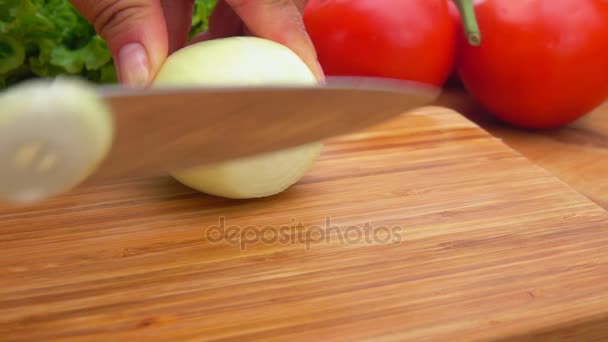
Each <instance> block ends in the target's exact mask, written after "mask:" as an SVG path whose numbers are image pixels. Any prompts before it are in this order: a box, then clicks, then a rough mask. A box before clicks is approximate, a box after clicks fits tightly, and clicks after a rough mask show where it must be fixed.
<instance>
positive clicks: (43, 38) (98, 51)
mask: <svg viewBox="0 0 608 342" xmlns="http://www.w3.org/2000/svg"><path fill="white" fill-rule="evenodd" d="M216 2H217V0H196V1H195V8H194V15H193V18H192V30H191V32H190V33H191V36H192V35H194V34H197V33H199V32H202V31H204V30H206V29H207V26H208V18H209V15H210V14H211V11H212V10H213V8H214V7H215V4H216ZM59 75H73V76H81V77H84V78H86V79H88V80H90V81H93V82H96V83H114V82H116V81H117V79H116V71H115V68H114V64H113V61H112V56H111V53H110V51H109V49H108V46H107V45H106V43H105V42H104V41H103V40H102V39H101V38H100V37H99V36H98V35H97V34H96V32H95V29H94V28H93V26H92V25H91V24H90V23H89V22H87V21H86V20H85V19H84V18H83V17H82V16H81V15H80V14H79V13H78V11H76V9H75V8H74V7H73V6H72V4H71V3H70V2H69V0H0V88H3V87H7V86H10V85H12V84H15V83H17V82H20V81H22V80H25V79H28V78H33V77H55V76H59Z"/></svg>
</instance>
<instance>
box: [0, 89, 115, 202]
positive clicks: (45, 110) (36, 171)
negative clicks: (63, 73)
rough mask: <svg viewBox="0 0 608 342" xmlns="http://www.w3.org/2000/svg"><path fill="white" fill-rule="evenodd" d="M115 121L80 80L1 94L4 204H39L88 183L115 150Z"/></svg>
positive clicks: (0, 172)
mask: <svg viewBox="0 0 608 342" xmlns="http://www.w3.org/2000/svg"><path fill="white" fill-rule="evenodd" d="M112 118H113V116H112V114H111V112H110V110H109V107H108V106H107V105H106V104H105V103H104V101H103V99H102V98H101V97H100V96H99V95H98V94H97V92H96V90H95V88H94V87H93V85H92V84H89V83H88V82H86V81H82V80H80V79H75V78H57V79H53V80H47V79H36V80H29V81H25V82H23V83H21V84H18V85H15V86H12V87H11V88H9V89H7V90H5V91H4V92H3V93H0V160H1V161H2V163H1V164H0V200H4V201H9V202H17V203H32V202H39V201H42V200H45V199H47V198H49V197H52V196H55V195H59V194H61V193H64V192H67V191H70V190H71V189H73V188H74V187H76V186H77V185H78V184H80V183H81V182H83V181H84V180H85V179H86V178H87V177H88V176H89V175H90V174H91V173H92V172H94V171H95V169H96V168H97V167H98V166H99V164H100V163H101V161H102V160H103V159H104V158H105V156H106V155H107V153H108V152H109V150H110V148H111V145H112V140H113V133H114V128H113V123H112Z"/></svg>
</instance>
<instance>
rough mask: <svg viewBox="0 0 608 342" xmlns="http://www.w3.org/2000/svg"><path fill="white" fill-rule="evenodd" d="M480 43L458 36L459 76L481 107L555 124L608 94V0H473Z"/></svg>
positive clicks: (533, 123)
mask: <svg viewBox="0 0 608 342" xmlns="http://www.w3.org/2000/svg"><path fill="white" fill-rule="evenodd" d="M475 13H476V17H477V21H478V24H479V29H480V31H481V37H482V42H481V46H478V47H475V46H471V45H469V44H467V43H466V42H465V41H464V40H463V39H462V38H463V37H462V35H459V36H460V42H461V43H460V46H459V47H458V51H459V57H458V70H459V76H460V78H461V80H462V82H463V84H464V86H465V88H466V89H467V90H468V92H469V94H471V95H472V96H473V97H474V98H475V99H476V100H477V101H478V102H479V103H480V104H481V105H482V106H483V107H485V108H486V109H487V110H488V111H489V112H490V113H492V114H494V115H495V116H496V117H498V118H500V119H502V120H503V121H505V122H508V123H511V124H513V125H516V126H521V127H525V128H532V129H535V128H556V127H560V126H563V125H566V124H569V123H571V122H573V121H575V120H576V119H578V118H580V117H581V116H583V115H585V114H586V113H588V112H590V111H591V110H593V109H594V108H596V107H597V106H599V105H600V104H601V103H602V102H603V101H604V100H605V99H606V95H607V94H608V1H606V0H534V1H519V0H518V1H516V0H478V1H476V2H475Z"/></svg>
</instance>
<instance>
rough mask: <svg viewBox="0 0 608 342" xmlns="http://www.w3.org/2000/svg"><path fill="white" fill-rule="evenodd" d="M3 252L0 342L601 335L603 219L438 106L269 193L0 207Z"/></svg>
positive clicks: (131, 190)
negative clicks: (279, 191) (251, 198)
mask: <svg viewBox="0 0 608 342" xmlns="http://www.w3.org/2000/svg"><path fill="white" fill-rule="evenodd" d="M222 220H224V226H225V229H224V230H223V232H221V231H220V230H218V229H214V228H213V226H214V225H218V224H219V223H218V222H220V221H222ZM328 221H329V224H328V223H327V222H328ZM230 226H232V228H229V227H230ZM289 226H292V227H293V229H291V228H289ZM285 227H287V228H285ZM349 227H350V228H349ZM235 232H236V234H234V233H235ZM358 235H360V236H362V237H360V238H358ZM239 237H242V239H239ZM366 237H367V238H366ZM0 241H1V247H2V248H0V271H1V272H0V284H1V285H0V340H1V341H54V340H57V341H132V340H133V341H134V340H136V339H137V338H141V339H145V340H153V341H177V340H189V341H190V340H211V339H224V340H238V341H242V340H264V341H267V340H288V341H291V340H310V339H313V338H314V339H317V340H322V341H330V340H334V341H353V340H379V341H389V340H394V341H404V340H407V341H446V340H449V341H474V340H492V341H505V340H510V339H511V340H516V341H519V340H523V339H525V338H529V339H531V340H533V339H534V338H539V337H543V339H542V340H544V341H546V340H568V339H570V340H576V341H591V340H599V339H601V338H602V337H603V338H608V331H607V330H606V329H607V328H605V327H606V326H608V248H606V245H607V244H608V213H607V212H606V211H604V210H603V209H601V208H600V207H598V206H597V205H595V204H593V203H592V202H591V201H589V200H588V199H586V198H585V197H584V196H583V195H581V194H579V193H577V192H576V191H574V190H572V189H571V188H569V187H567V186H566V185H565V184H563V183H561V182H560V181H559V180H557V179H556V178H554V177H552V176H551V175H549V174H548V173H547V172H546V171H544V170H543V169H541V168H540V167H536V166H534V165H533V164H532V163H530V162H529V161H528V160H527V159H525V158H524V157H522V156H521V155H520V154H518V153H516V152H514V151H513V150H511V149H510V148H508V147H506V145H504V144H502V143H501V142H500V141H499V140H498V139H495V138H493V137H491V136H490V135H488V134H487V133H485V132H484V131H482V130H481V129H479V128H478V127H477V126H475V125H473V124H472V123H471V122H469V121H467V120H465V119H464V118H463V117H461V116H460V115H458V114H457V113H455V112H452V111H449V110H447V109H442V108H425V109H421V110H419V111H415V112H411V113H407V114H404V115H403V116H402V117H400V118H398V119H396V120H393V121H391V122H388V123H385V124H383V125H380V126H377V127H374V128H373V129H370V130H367V131H365V132H361V133H358V134H352V135H349V136H345V137H340V138H338V139H334V140H332V141H331V142H329V143H328V145H327V146H326V148H325V150H324V152H323V154H322V156H321V158H320V160H319V161H318V162H317V163H316V165H315V167H314V168H313V170H311V171H310V173H309V174H307V175H306V177H304V178H303V179H302V180H301V181H300V182H299V183H298V184H297V185H296V186H294V187H292V188H291V189H289V190H288V191H286V192H284V193H282V194H280V195H277V196H275V197H272V198H266V199H261V200H254V201H231V200H224V199H218V198H213V197H211V196H206V195H203V194H199V193H196V192H194V191H192V190H190V189H188V188H186V187H183V186H181V185H179V184H177V183H176V182H174V181H172V180H170V179H166V178H152V179H134V180H123V181H116V182H114V183H106V184H99V185H96V186H91V187H86V188H81V189H79V190H78V191H75V192H73V193H71V194H69V195H65V196H61V197H59V198H56V199H54V200H52V201H49V202H47V203H45V204H44V205H39V206H37V207H35V208H14V207H7V206H3V207H0Z"/></svg>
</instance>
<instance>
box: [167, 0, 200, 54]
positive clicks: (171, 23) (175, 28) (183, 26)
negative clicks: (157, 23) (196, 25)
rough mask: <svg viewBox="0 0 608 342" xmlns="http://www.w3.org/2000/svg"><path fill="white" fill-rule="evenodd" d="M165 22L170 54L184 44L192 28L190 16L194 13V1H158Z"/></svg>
mask: <svg viewBox="0 0 608 342" xmlns="http://www.w3.org/2000/svg"><path fill="white" fill-rule="evenodd" d="M160 3H161V6H162V8H163V12H164V13H165V21H166V23H167V34H168V39H169V51H168V53H169V54H171V53H173V52H175V51H176V50H178V49H180V48H181V47H183V46H184V45H185V44H186V41H187V40H188V34H189V33H190V28H191V27H192V20H190V18H192V14H193V11H194V0H160Z"/></svg>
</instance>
